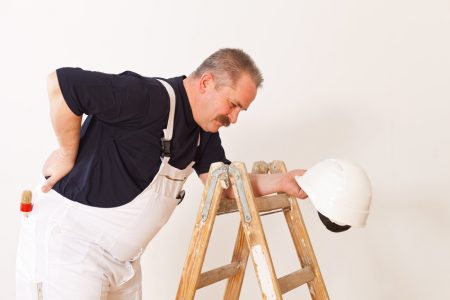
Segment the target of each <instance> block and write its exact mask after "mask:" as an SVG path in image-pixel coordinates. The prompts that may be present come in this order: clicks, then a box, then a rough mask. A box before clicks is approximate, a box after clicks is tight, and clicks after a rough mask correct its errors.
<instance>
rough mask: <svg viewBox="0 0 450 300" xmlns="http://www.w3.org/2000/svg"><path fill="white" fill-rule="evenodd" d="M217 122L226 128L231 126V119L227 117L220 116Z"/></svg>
mask: <svg viewBox="0 0 450 300" xmlns="http://www.w3.org/2000/svg"><path fill="white" fill-rule="evenodd" d="M215 120H216V121H218V122H219V123H221V124H222V125H223V126H225V127H228V126H230V123H231V122H230V118H228V117H227V116H225V115H218V116H217V117H216V119H215Z"/></svg>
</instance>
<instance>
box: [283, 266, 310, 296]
mask: <svg viewBox="0 0 450 300" xmlns="http://www.w3.org/2000/svg"><path fill="white" fill-rule="evenodd" d="M313 279H314V273H313V271H312V269H311V267H310V266H307V267H305V268H303V269H300V270H298V271H295V272H293V273H291V274H288V275H286V276H283V277H281V278H279V279H278V283H279V284H280V290H281V293H282V294H285V293H287V292H289V291H291V290H293V289H295V288H297V287H299V286H301V285H302V284H305V283H307V282H310V281H311V280H313Z"/></svg>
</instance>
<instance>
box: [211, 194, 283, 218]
mask: <svg viewBox="0 0 450 300" xmlns="http://www.w3.org/2000/svg"><path fill="white" fill-rule="evenodd" d="M255 203H256V206H257V207H258V210H259V212H265V211H271V210H275V209H283V208H287V207H291V203H290V202H289V196H288V195H286V194H277V195H272V196H264V197H258V198H255ZM236 211H238V207H237V204H236V201H235V200H234V199H228V198H222V199H221V200H220V204H219V209H218V210H217V214H218V215H221V214H228V213H232V212H236Z"/></svg>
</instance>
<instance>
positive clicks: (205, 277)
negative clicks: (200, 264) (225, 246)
mask: <svg viewBox="0 0 450 300" xmlns="http://www.w3.org/2000/svg"><path fill="white" fill-rule="evenodd" d="M240 266H241V265H240V263H239V262H232V263H230V264H228V265H225V266H222V267H218V268H216V269H213V270H210V271H207V272H204V273H202V274H200V277H199V279H198V283H197V287H196V289H197V290H198V289H201V288H202V287H205V286H208V285H211V284H213V283H216V282H219V281H221V280H224V279H226V278H229V277H232V276H234V275H236V273H237V272H238V271H239V268H240Z"/></svg>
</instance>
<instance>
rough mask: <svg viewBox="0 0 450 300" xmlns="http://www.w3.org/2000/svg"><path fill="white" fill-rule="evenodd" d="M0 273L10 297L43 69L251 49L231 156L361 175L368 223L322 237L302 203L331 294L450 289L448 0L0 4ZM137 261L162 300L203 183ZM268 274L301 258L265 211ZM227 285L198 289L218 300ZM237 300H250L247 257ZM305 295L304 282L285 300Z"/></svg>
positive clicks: (44, 132)
mask: <svg viewBox="0 0 450 300" xmlns="http://www.w3.org/2000/svg"><path fill="white" fill-rule="evenodd" d="M0 39H1V47H0V69H1V72H0V86H1V88H0V101H1V111H2V113H1V118H0V122H1V123H0V128H1V139H0V143H1V144H0V146H1V156H0V166H1V173H0V176H1V177H0V184H1V191H2V193H3V201H2V205H3V206H2V209H1V210H0V214H1V215H0V220H1V222H2V223H1V224H2V226H1V227H0V235H1V245H2V246H1V248H0V257H1V259H2V261H3V263H2V266H1V268H0V282H1V283H0V285H1V286H2V288H1V289H2V293H1V294H2V296H1V298H2V299H14V260H15V250H16V243H17V234H18V229H19V222H18V217H19V215H18V202H19V197H20V193H21V191H22V190H23V189H25V188H32V187H34V184H35V179H36V178H37V176H38V173H39V172H40V169H41V166H42V164H43V162H44V160H45V159H46V157H47V155H48V154H49V153H50V151H51V150H52V149H54V148H55V147H56V145H57V144H56V140H55V138H54V135H53V133H52V128H51V125H50V120H49V117H48V102H47V95H46V75H47V74H48V73H49V72H50V71H52V70H53V69H55V68H57V67H61V66H80V67H83V68H86V69H91V70H100V71H104V72H113V73H118V72H122V71H124V70H127V69H128V70H133V71H135V72H138V73H142V74H143V75H146V76H153V75H154V76H175V75H180V74H188V73H189V72H190V71H192V70H193V68H194V67H196V66H197V65H198V64H199V63H200V62H201V61H202V60H203V59H204V58H205V57H206V56H207V55H209V54H210V53H212V52H213V51H215V50H216V49H218V48H220V47H239V48H243V49H244V50H246V51H247V52H248V53H249V54H251V55H252V56H253V58H254V59H255V61H256V62H257V64H258V65H259V66H260V68H261V70H262V71H263V73H264V75H265V79H266V80H265V86H264V88H263V89H262V90H261V91H260V93H259V94H258V97H257V100H256V101H255V103H254V105H253V106H252V107H251V109H250V111H249V112H246V113H243V114H241V116H240V120H239V122H238V124H237V125H236V126H233V127H232V128H228V129H224V130H223V131H222V137H223V142H224V145H225V147H226V149H227V151H228V156H229V157H230V158H231V159H233V160H240V161H244V162H246V163H247V166H248V168H251V163H252V162H253V161H255V160H267V161H271V160H273V159H281V160H284V161H285V162H286V164H287V166H288V168H294V167H304V168H308V167H310V166H311V165H312V164H313V163H315V162H317V161H319V160H321V159H324V158H330V157H341V158H348V159H352V160H354V161H357V162H358V163H359V164H360V165H362V166H363V167H364V168H365V169H366V171H367V173H368V174H369V176H370V178H371V180H372V184H373V196H374V198H373V206H372V211H371V215H370V218H369V222H368V226H367V227H366V228H365V229H352V230H350V231H348V232H346V233H342V234H333V233H330V232H328V231H326V229H325V228H324V227H323V226H322V224H321V223H320V221H319V219H318V218H317V215H316V213H315V211H314V209H313V207H312V206H311V204H310V203H309V201H304V202H301V207H302V209H303V211H304V217H305V220H306V222H307V225H308V228H309V233H310V236H311V239H312V242H313V245H314V247H315V251H316V255H317V258H318V261H319V263H320V266H321V270H322V273H323V275H324V278H325V281H326V285H327V287H328V291H329V294H330V296H331V298H332V299H338V300H349V299H357V300H359V299H365V300H369V299H410V300H412V299H418V300H419V299H420V300H421V299H450V288H449V284H448V280H449V279H450V277H449V275H448V270H449V269H450V233H449V229H450V204H449V197H450V190H449V186H450V184H449V181H448V180H449V178H450V156H449V153H450V134H449V128H450V103H449V101H450V2H449V1H444V0H441V1H438V0H430V1H406V0H404V1H401V0H379V1H357V0H353V1H352V0H342V1H335V0H333V1H330V0H328V1H327V0H317V1H242V0H241V1H238V0H230V1H220V2H219V1H141V2H137V1H106V0H104V1H87V0H84V1H81V0H79V1H61V0H53V1H51V0H42V1H32V0H22V1H12V0H2V1H1V2H0ZM188 186H189V187H188V196H187V197H186V199H185V201H184V203H183V205H182V206H181V207H179V208H178V209H177V211H176V212H175V213H174V215H173V217H172V219H171V220H170V222H169V224H168V225H167V226H166V227H165V228H164V229H163V230H162V231H161V233H160V234H159V235H158V236H157V238H155V240H154V241H153V242H152V243H151V245H150V246H149V248H148V250H147V252H146V253H145V255H144V257H143V270H144V271H143V272H144V299H158V300H160V299H161V300H165V299H174V297H175V293H176V289H177V286H178V281H179V278H180V274H181V269H182V265H183V262H184V259H185V255H186V251H187V247H188V242H189V240H190V237H191V233H192V229H193V224H194V218H195V216H196V213H197V209H198V205H199V201H200V195H201V191H202V186H201V184H200V182H199V180H198V179H196V178H194V177H192V178H190V180H189V184H188ZM237 221H238V219H237V217H236V216H222V217H219V218H218V220H217V223H216V224H217V225H216V227H215V231H214V233H213V237H212V240H211V243H210V244H211V248H210V252H209V255H208V256H207V258H206V265H205V269H210V268H214V267H217V266H219V265H221V264H225V263H227V262H228V261H229V259H230V258H231V252H232V248H233V245H232V244H233V243H234V240H235V235H236V230H237ZM263 224H264V225H265V227H266V229H267V235H268V240H269V247H270V249H271V251H272V252H273V253H272V254H273V258H274V261H275V263H276V270H277V272H278V276H282V275H285V274H287V273H288V272H291V271H294V270H296V269H297V268H298V262H297V260H296V257H295V253H294V250H293V249H292V244H291V242H290V240H289V236H288V233H287V227H286V226H285V225H284V223H283V221H282V217H281V216H278V215H272V216H269V217H266V218H265V219H264V220H263ZM223 288H224V284H217V285H215V286H212V287H208V288H205V289H203V290H200V291H199V292H198V293H197V299H220V298H221V297H222V293H223ZM241 298H242V299H259V298H260V293H259V289H258V286H257V283H256V279H255V274H254V271H253V268H252V266H251V264H249V268H248V270H247V274H246V278H245V281H244V287H243V292H242V297H241ZM299 298H302V299H308V297H307V293H306V289H305V288H301V289H299V290H296V291H292V292H290V293H289V294H286V297H285V299H299Z"/></svg>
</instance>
